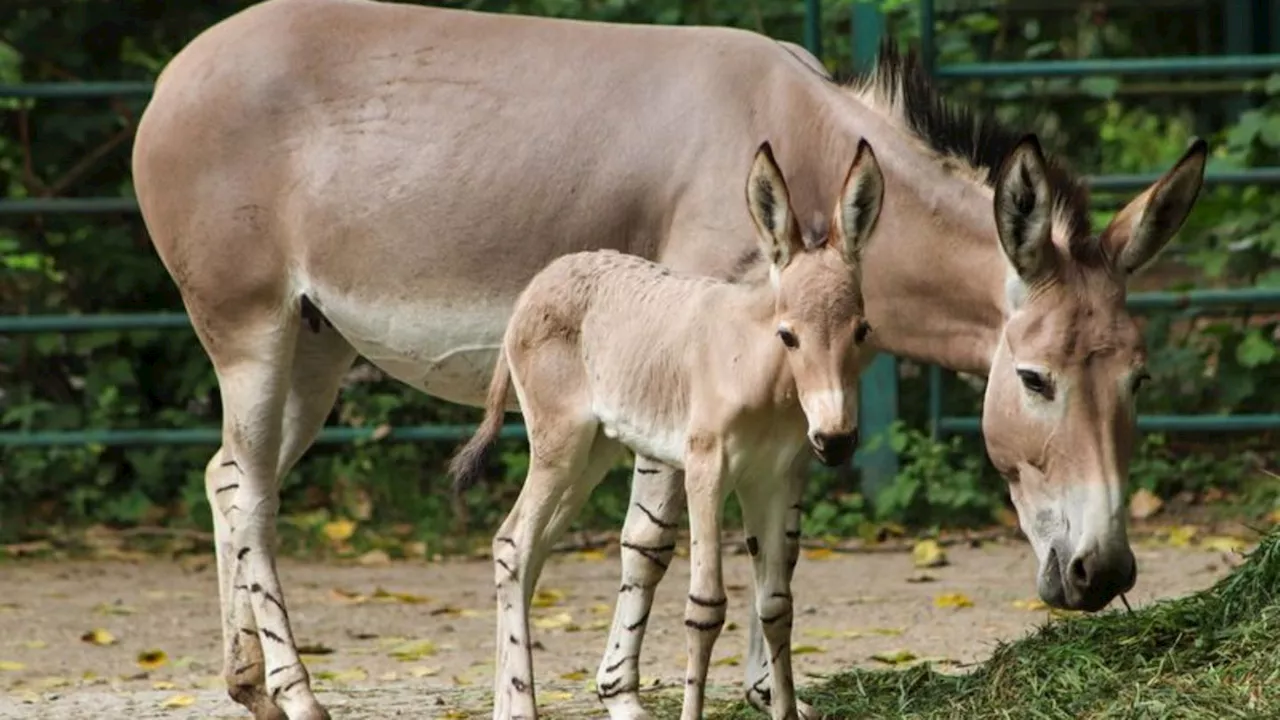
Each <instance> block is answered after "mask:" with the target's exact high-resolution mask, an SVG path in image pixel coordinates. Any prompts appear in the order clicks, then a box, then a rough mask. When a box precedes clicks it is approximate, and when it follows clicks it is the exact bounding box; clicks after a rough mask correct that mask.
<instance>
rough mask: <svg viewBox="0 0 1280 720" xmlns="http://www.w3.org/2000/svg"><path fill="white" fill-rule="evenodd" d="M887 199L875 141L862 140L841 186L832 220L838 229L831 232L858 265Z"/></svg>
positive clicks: (832, 236) (832, 237)
mask: <svg viewBox="0 0 1280 720" xmlns="http://www.w3.org/2000/svg"><path fill="white" fill-rule="evenodd" d="M883 202H884V175H883V174H881V172H880V163H879V162H878V161H877V160H876V154H875V152H874V151H873V150H872V149H871V143H868V142H867V141H866V140H865V139H863V140H859V141H858V151H857V152H856V153H855V154H854V156H853V164H852V165H850V166H849V173H848V174H847V175H845V178H844V187H843V188H842V189H841V190H840V202H839V204H838V205H836V212H835V218H834V222H833V223H832V225H833V229H834V232H833V233H832V234H831V241H832V242H838V243H840V245H839V247H840V250H841V251H842V252H843V253H844V258H845V260H846V261H848V262H849V264H851V265H854V266H858V263H859V261H860V260H861V259H862V250H863V249H864V248H865V247H866V246H867V241H868V240H870V239H871V233H872V231H873V230H875V229H876V221H877V220H879V219H880V206H881V204H882V203H883Z"/></svg>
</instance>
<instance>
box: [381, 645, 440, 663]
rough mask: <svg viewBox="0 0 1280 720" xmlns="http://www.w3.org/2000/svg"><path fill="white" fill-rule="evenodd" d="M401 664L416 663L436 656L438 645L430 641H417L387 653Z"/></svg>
mask: <svg viewBox="0 0 1280 720" xmlns="http://www.w3.org/2000/svg"><path fill="white" fill-rule="evenodd" d="M387 654H388V655H390V656H391V657H393V658H395V659H396V660H399V661H400V662H414V661H416V660H421V659H422V658H424V657H427V656H430V655H435V654H436V644H435V643H433V642H431V641H430V640H416V641H413V642H408V643H404V644H402V645H399V646H397V647H395V648H394V649H392V650H391V652H390V653H387Z"/></svg>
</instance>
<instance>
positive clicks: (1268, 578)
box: [710, 532, 1280, 720]
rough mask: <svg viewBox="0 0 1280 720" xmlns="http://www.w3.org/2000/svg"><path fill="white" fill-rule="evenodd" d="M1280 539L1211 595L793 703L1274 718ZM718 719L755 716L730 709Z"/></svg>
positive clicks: (839, 708) (935, 711)
mask: <svg viewBox="0 0 1280 720" xmlns="http://www.w3.org/2000/svg"><path fill="white" fill-rule="evenodd" d="M1277 630H1280V533H1274V532H1273V533H1272V534H1270V535H1269V536H1267V537H1266V538H1264V539H1263V541H1262V542H1261V543H1260V544H1259V545H1258V547H1257V548H1256V549H1255V550H1254V551H1253V552H1252V553H1250V555H1249V557H1248V558H1247V559H1246V561H1245V564H1243V565H1242V566H1240V567H1239V568H1237V569H1236V570H1235V571H1234V572H1232V573H1231V574H1230V575H1228V576H1227V577H1225V578H1223V579H1222V580H1221V581H1219V582H1218V583H1217V584H1216V585H1214V586H1213V587H1212V588H1210V589H1208V590H1205V591H1203V592H1200V593H1197V594H1194V595H1189V596H1187V597H1183V598H1179V599H1176V600H1171V601H1163V602H1159V603H1154V604H1152V605H1149V606H1147V607H1145V608H1142V609H1141V610H1138V611H1135V612H1133V613H1126V612H1123V611H1118V610H1117V611H1111V612H1106V613H1103V614H1100V615H1094V616H1081V617H1073V618H1066V619H1060V620H1053V621H1050V622H1049V623H1048V624H1047V625H1045V626H1044V627H1042V628H1041V629H1040V630H1039V631H1038V632H1036V633H1035V634H1033V635H1031V636H1029V637H1027V638H1025V639H1022V640H1018V641H1016V642H1012V643H1006V644H1003V645H1001V646H1000V647H999V648H997V649H996V651H995V653H994V654H993V655H992V657H991V659H990V660H988V661H986V662H984V663H982V664H981V665H979V666H978V667H976V668H975V669H973V670H972V671H970V672H967V673H964V674H942V673H939V672H937V671H936V670H934V669H932V668H931V667H929V666H927V665H917V666H915V667H912V668H910V669H908V670H903V671H854V672H848V673H842V674H840V675H837V676H835V677H832V678H830V679H829V680H828V681H826V682H825V683H823V684H821V685H818V686H816V687H814V688H811V689H809V690H808V691H807V692H804V691H802V692H801V695H802V696H803V697H804V698H805V699H806V700H808V701H809V702H812V703H814V705H815V706H816V707H817V708H818V709H819V710H821V711H823V712H824V713H826V716H827V717H839V718H850V719H851V720H852V719H853V718H883V717H893V718H903V719H904V720H926V719H928V720H933V719H938V718H977V717H981V718H1099V719H1100V718H1132V717H1143V718H1206V717H1213V718H1258V717H1275V716H1276V715H1277V714H1280V686H1277V684H1276V682H1275V674H1276V668H1277V667H1280V649H1278V648H1277V647H1276V644H1275V642H1274V641H1273V638H1274V637H1275V633H1276V632H1277ZM710 716H711V717H713V718H719V719H720V720H737V719H739V718H740V719H742V720H745V719H746V718H755V717H758V716H759V715H758V714H757V713H756V711H754V710H751V709H749V708H747V707H745V706H743V705H735V706H733V707H731V708H727V709H724V710H721V711H720V712H718V713H713V714H711V715H710Z"/></svg>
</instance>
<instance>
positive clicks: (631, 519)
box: [596, 455, 685, 720]
mask: <svg viewBox="0 0 1280 720" xmlns="http://www.w3.org/2000/svg"><path fill="white" fill-rule="evenodd" d="M683 482H684V474H683V473H681V472H680V471H679V470H677V469H675V468H673V467H670V466H668V465H665V464H662V463H659V462H657V461H655V460H650V459H649V458H647V457H644V456H641V455H637V456H636V462H635V472H634V474H633V477H632V480H631V506H630V507H629V508H628V509H627V519H626V522H625V523H624V524H623V526H622V585H621V587H619V588H618V601H617V605H616V606H615V607H614V611H613V627H612V629H611V630H610V631H609V642H608V646H607V649H606V650H605V655H604V660H603V661H602V662H601V663H600V669H599V671H598V672H597V673H596V692H597V694H598V695H599V696H600V700H601V701H602V702H604V706H605V708H606V709H607V710H608V711H609V717H610V718H611V720H648V718H649V714H648V713H647V712H645V711H644V708H643V707H641V705H640V693H639V689H640V647H641V644H642V643H643V642H644V630H645V625H646V624H647V623H648V621H649V610H650V609H651V608H652V607H653V591H654V589H656V588H657V587H658V583H659V582H661V581H662V576H663V575H664V574H665V573H666V572H667V566H668V565H669V564H670V563H671V556H672V555H673V554H674V552H675V548H676V531H677V530H678V529H679V527H680V516H681V514H683V512H684V508H685V501H684V486H683V484H682V483H683Z"/></svg>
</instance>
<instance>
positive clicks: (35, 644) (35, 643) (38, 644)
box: [22, 640, 49, 650]
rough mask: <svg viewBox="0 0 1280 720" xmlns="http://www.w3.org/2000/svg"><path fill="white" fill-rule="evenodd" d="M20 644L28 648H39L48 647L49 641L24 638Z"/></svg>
mask: <svg viewBox="0 0 1280 720" xmlns="http://www.w3.org/2000/svg"><path fill="white" fill-rule="evenodd" d="M22 646H23V647H25V648H26V649H28V650H40V649H42V648H47V647H49V643H47V642H45V641H43V640H25V641H23V643H22Z"/></svg>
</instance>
